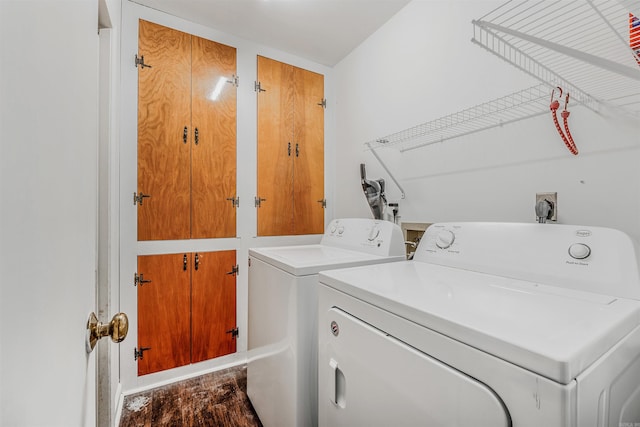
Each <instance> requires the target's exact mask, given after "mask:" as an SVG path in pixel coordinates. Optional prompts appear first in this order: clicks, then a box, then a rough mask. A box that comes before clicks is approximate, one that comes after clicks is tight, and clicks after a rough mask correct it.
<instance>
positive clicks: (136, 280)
mask: <svg viewBox="0 0 640 427" xmlns="http://www.w3.org/2000/svg"><path fill="white" fill-rule="evenodd" d="M145 283H151V280H145V279H144V276H143V274H142V273H140V274H138V273H133V286H138V285H140V286H142V285H144V284H145Z"/></svg>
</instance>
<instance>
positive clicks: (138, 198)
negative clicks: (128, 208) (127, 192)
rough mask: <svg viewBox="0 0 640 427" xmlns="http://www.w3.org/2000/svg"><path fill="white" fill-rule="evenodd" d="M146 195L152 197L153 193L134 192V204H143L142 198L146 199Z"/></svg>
mask: <svg viewBox="0 0 640 427" xmlns="http://www.w3.org/2000/svg"><path fill="white" fill-rule="evenodd" d="M145 197H151V195H150V194H144V193H140V194H136V193H133V205H134V206H135V205H140V206H142V200H144V198H145Z"/></svg>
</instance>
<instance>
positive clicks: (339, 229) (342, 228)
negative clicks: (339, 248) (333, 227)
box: [338, 226, 344, 234]
mask: <svg viewBox="0 0 640 427" xmlns="http://www.w3.org/2000/svg"><path fill="white" fill-rule="evenodd" d="M342 233H344V227H342V226H340V227H338V234H342Z"/></svg>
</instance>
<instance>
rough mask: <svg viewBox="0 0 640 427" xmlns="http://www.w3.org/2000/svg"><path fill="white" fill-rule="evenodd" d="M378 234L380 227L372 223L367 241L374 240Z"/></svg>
mask: <svg viewBox="0 0 640 427" xmlns="http://www.w3.org/2000/svg"><path fill="white" fill-rule="evenodd" d="M379 234H380V229H379V228H378V227H377V226H375V225H374V226H373V227H372V228H371V231H370V232H369V241H370V242H372V241H374V240H375V239H376V237H378V235H379Z"/></svg>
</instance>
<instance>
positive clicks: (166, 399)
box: [120, 365, 262, 427]
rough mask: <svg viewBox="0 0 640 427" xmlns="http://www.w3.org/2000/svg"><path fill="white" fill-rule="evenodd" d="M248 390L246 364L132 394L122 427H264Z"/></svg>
mask: <svg viewBox="0 0 640 427" xmlns="http://www.w3.org/2000/svg"><path fill="white" fill-rule="evenodd" d="M246 390H247V367H246V365H245V366H237V367H233V368H230V369H225V370H222V371H218V372H213V373H211V374H207V375H203V376H201V377H196V378H191V379H189V380H185V381H181V382H178V383H174V384H169V385H166V386H163V387H160V388H156V389H153V390H148V391H145V392H142V393H137V394H133V395H129V396H126V397H125V399H124V404H123V408H122V417H121V419H120V427H156V426H185V427H187V426H221V427H222V426H224V427H227V426H229V427H231V426H234V427H235V426H237V427H262V423H261V422H260V420H259V419H258V416H257V415H256V413H255V411H254V409H253V406H251V402H249V398H248V397H247V394H246Z"/></svg>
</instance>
